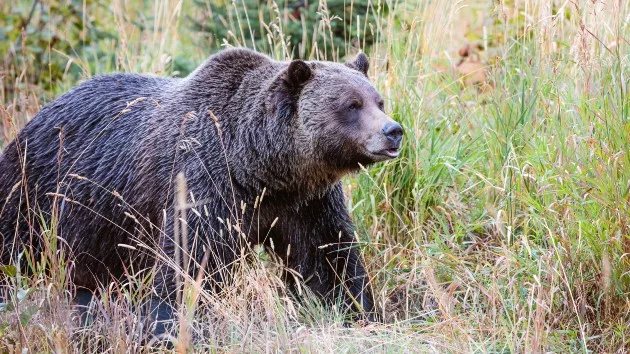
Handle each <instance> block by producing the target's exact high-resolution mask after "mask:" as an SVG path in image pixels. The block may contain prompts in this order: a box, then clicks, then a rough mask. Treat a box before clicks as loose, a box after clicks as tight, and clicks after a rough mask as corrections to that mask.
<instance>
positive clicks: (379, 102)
mask: <svg viewBox="0 0 630 354" xmlns="http://www.w3.org/2000/svg"><path fill="white" fill-rule="evenodd" d="M378 109H380V110H381V111H383V112H385V102H383V101H378Z"/></svg>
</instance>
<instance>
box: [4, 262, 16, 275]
mask: <svg viewBox="0 0 630 354" xmlns="http://www.w3.org/2000/svg"><path fill="white" fill-rule="evenodd" d="M0 272H1V273H3V274H5V275H6V276H8V277H11V278H15V276H16V275H17V268H16V267H15V266H14V265H13V264H6V265H4V264H3V265H0Z"/></svg>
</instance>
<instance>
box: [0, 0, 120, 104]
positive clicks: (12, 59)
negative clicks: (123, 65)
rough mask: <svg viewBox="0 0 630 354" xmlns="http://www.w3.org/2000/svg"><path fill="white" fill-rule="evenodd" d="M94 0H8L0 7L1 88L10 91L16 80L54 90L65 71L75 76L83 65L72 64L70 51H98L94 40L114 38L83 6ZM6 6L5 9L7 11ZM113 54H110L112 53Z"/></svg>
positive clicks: (93, 3)
mask: <svg viewBox="0 0 630 354" xmlns="http://www.w3.org/2000/svg"><path fill="white" fill-rule="evenodd" d="M97 1H98V0H87V1H83V0H58V1H56V0H52V1H38V0H34V1H32V2H30V3H27V2H24V1H9V2H8V3H5V4H4V5H0V6H1V7H3V11H2V12H0V57H1V58H2V60H3V63H2V64H3V71H4V73H5V77H7V78H9V81H8V82H5V83H4V85H3V88H4V90H5V92H4V94H5V95H6V96H9V97H11V96H12V93H13V90H14V88H15V87H14V85H15V84H16V82H14V81H12V79H15V78H18V77H20V74H21V73H22V72H23V71H24V69H25V68H29V70H27V71H24V74H26V78H25V79H24V80H23V81H21V82H18V83H17V84H21V85H24V84H25V83H30V84H38V85H40V86H41V87H42V88H44V89H45V90H52V89H53V86H54V85H55V84H56V83H58V82H59V81H60V80H61V79H62V78H63V77H64V76H69V78H71V79H72V80H77V79H78V78H79V77H80V74H82V72H83V69H82V68H81V67H80V66H78V65H71V64H72V58H73V57H78V58H82V57H102V56H104V55H103V53H102V52H99V51H98V47H96V44H97V43H98V42H99V41H102V40H105V39H115V37H114V36H113V35H112V32H111V30H110V29H107V28H106V26H103V24H102V23H101V21H100V19H99V18H97V17H95V16H90V14H88V13H86V12H84V10H85V9H86V8H88V7H93V6H94V7H96V5H97ZM6 10H8V11H6ZM110 58H111V56H110Z"/></svg>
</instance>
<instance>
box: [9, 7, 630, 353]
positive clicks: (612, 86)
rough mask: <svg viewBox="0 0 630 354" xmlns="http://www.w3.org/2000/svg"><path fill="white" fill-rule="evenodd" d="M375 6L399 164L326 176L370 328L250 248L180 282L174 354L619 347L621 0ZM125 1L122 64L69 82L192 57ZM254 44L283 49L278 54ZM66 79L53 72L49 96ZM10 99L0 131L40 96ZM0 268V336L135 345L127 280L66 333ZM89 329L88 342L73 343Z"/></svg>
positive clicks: (625, 36) (627, 126)
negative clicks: (466, 65)
mask: <svg viewBox="0 0 630 354" xmlns="http://www.w3.org/2000/svg"><path fill="white" fill-rule="evenodd" d="M158 3H159V4H160V6H164V8H175V7H176V5H177V3H176V2H167V1H164V2H158ZM547 4H553V5H550V6H549V7H547ZM389 8H390V12H389V13H388V14H387V15H386V17H385V18H383V19H382V28H381V29H379V30H378V32H377V36H376V38H377V42H376V43H375V44H374V46H373V47H372V48H371V52H370V53H368V54H371V59H372V66H371V69H370V77H371V79H372V80H373V82H374V83H375V84H376V86H377V87H378V88H379V91H380V92H381V93H382V94H383V96H384V98H385V100H386V107H387V111H388V112H389V113H390V114H391V115H392V117H394V119H396V120H398V121H399V122H400V123H401V124H402V125H403V126H404V128H405V131H406V135H405V140H404V147H403V151H402V156H401V157H400V158H399V159H397V160H396V161H391V162H387V163H384V164H381V165H377V166H373V167H369V168H368V170H366V171H363V172H361V173H359V174H358V175H356V176H351V177H349V178H347V179H346V180H345V182H344V183H345V184H346V186H347V188H346V189H347V191H348V197H349V199H348V204H349V208H350V209H351V210H352V213H353V216H354V218H355V221H356V223H357V237H358V238H359V239H360V240H361V242H362V244H363V248H362V250H363V253H364V257H365V260H366V263H367V266H368V269H369V273H370V275H371V277H372V282H373V286H374V289H375V296H376V302H377V306H378V309H379V311H381V312H382V314H383V315H384V318H385V323H384V324H373V325H369V326H368V327H366V328H349V329H347V328H343V326H342V321H341V318H342V315H341V314H339V313H337V312H336V311H335V310H334V309H327V308H325V307H323V306H321V304H318V303H317V301H316V300H314V299H313V300H311V301H307V302H306V304H300V303H298V302H295V301H293V300H292V299H291V297H290V295H289V294H287V293H286V291H285V289H284V287H283V285H282V284H281V282H280V281H279V278H278V277H277V276H276V275H275V273H274V271H273V266H271V265H270V264H273V262H270V261H269V260H268V259H267V258H265V257H264V255H263V256H261V257H263V258H264V259H261V258H256V259H255V260H254V261H253V262H251V261H250V262H249V263H248V264H246V265H244V266H243V267H242V271H241V273H240V274H239V275H238V276H237V277H236V280H235V281H234V284H233V287H232V288H231V290H229V291H225V292H224V293H222V294H219V296H216V295H210V294H204V293H203V292H201V294H199V293H197V292H196V290H194V289H195V286H194V281H188V282H187V283H186V284H187V286H189V287H190V288H191V289H193V290H192V292H191V296H192V299H194V298H196V297H197V296H199V298H200V301H198V302H195V301H190V299H189V303H188V306H187V307H186V309H187V310H185V311H184V314H185V315H186V316H187V317H186V316H185V317H186V319H185V320H182V321H181V322H182V323H183V325H186V326H187V325H189V324H191V323H192V324H193V325H195V326H200V327H202V328H205V329H206V330H208V333H209V334H208V335H205V336H204V337H203V338H193V340H192V341H189V339H186V338H183V337H182V338H183V339H182V338H180V339H181V341H180V343H183V344H182V347H180V349H182V348H184V349H185V348H188V349H189V350H199V351H203V350H208V351H218V352H223V351H248V352H262V351H298V352H312V351H323V352H364V351H368V352H405V351H407V352H408V351H414V352H415V351H419V352H444V351H450V352H492V353H495V352H509V353H511V352H542V351H545V352H559V353H564V352H588V351H593V352H616V351H619V352H623V351H626V350H629V349H630V339H629V338H628V336H627V334H626V333H630V301H629V300H628V299H629V298H628V293H629V291H630V277H629V275H628V274H629V273H628V270H629V269H630V267H629V265H630V258H629V257H628V253H629V252H630V229H629V227H630V226H629V224H630V202H629V200H630V199H629V198H630V156H629V153H630V149H629V147H630V146H629V145H630V117H629V114H630V94H628V90H629V89H630V76H629V75H630V69H629V67H630V43H629V41H630V5H629V4H628V3H627V2H624V1H621V2H613V1H609V2H606V5H605V6H604V5H602V4H599V3H596V4H593V2H591V1H577V2H574V3H570V2H567V3H565V2H564V1H545V0H535V1H527V2H522V1H518V2H515V1H507V2H505V4H504V5H499V4H497V2H486V1H473V0H470V1H462V2H452V1H446V0H436V1H432V2H425V1H417V2H404V3H391V4H389ZM126 10H127V11H130V12H129V14H127V16H128V17H129V18H127V19H126V20H125V19H122V16H120V14H119V15H117V16H119V17H117V18H120V19H122V20H120V21H119V22H120V23H118V24H117V26H118V28H119V30H120V32H121V35H127V36H128V38H129V39H128V43H129V46H128V47H127V48H121V47H116V48H113V50H116V53H117V54H118V55H119V57H120V58H121V61H120V63H122V64H120V65H119V66H116V67H112V68H109V67H106V68H99V69H97V70H93V71H90V72H86V75H88V74H89V75H91V74H94V73H99V72H104V71H109V70H110V69H111V70H116V69H118V70H125V71H149V72H156V73H167V71H165V69H164V67H163V66H160V65H161V64H160V60H162V59H160V58H163V57H162V56H161V55H162V54H167V55H169V54H170V55H173V54H175V53H178V52H185V53H190V54H189V56H190V58H191V60H196V61H198V62H200V61H201V60H202V59H203V57H204V56H206V55H208V54H209V53H206V52H204V50H203V48H195V47H193V46H192V44H191V42H190V41H189V40H187V39H186V38H187V35H189V34H187V33H186V32H185V27H184V26H182V25H181V22H182V21H181V18H180V17H173V16H167V15H165V14H169V15H170V14H173V13H174V12H172V11H166V12H163V13H162V12H160V14H161V15H162V16H163V18H164V19H165V21H166V22H168V21H172V23H173V27H169V30H168V31H163V34H161V35H160V34H156V36H157V37H155V38H156V40H158V42H155V41H150V38H152V37H149V39H147V37H146V36H143V34H147V33H148V34H150V33H154V32H149V31H147V33H144V32H142V31H139V30H136V31H135V32H134V31H132V30H131V29H130V28H132V27H133V26H132V23H133V22H132V21H131V20H130V18H134V17H133V16H138V18H140V17H139V14H140V13H142V11H146V9H144V10H143V9H126ZM188 10H189V8H188V7H187V6H186V4H184V5H183V7H182V10H181V11H182V12H183V13H184V14H186V11H188ZM95 11H96V10H95ZM98 11H104V10H103V9H100V10H98ZM134 11H136V12H134ZM156 11H157V10H156ZM175 16H181V15H180V14H179V13H177V14H176V15H175ZM242 20H243V19H242ZM125 21H129V22H125ZM462 24H464V25H462ZM466 24H468V25H466ZM582 24H583V25H584V27H583V28H582V26H581V25H582ZM148 34H147V35H148ZM245 35H246V34H245ZM277 35H279V33H278V32H276V33H274V36H277ZM273 38H274V40H277V38H276V37H273ZM143 41H150V42H151V43H152V44H151V45H150V46H147V47H145V46H143V43H145V42H143ZM467 41H469V42H472V43H473V44H481V45H483V46H485V48H484V50H482V51H481V53H479V57H480V58H481V62H482V63H483V64H484V65H485V67H484V71H486V72H487V78H486V84H485V85H483V87H480V86H470V85H463V83H462V81H461V80H460V79H459V77H458V75H457V74H456V73H455V71H454V70H452V69H451V68H452V67H453V66H455V65H456V64H457V62H458V60H459V58H458V54H457V52H458V49H460V48H461V47H462V46H463V45H464V43H465V42H467ZM155 43H162V44H161V45H156V44H155ZM272 47H274V48H277V51H276V52H275V53H272V54H273V55H274V56H275V57H277V58H282V57H283V55H284V54H283V53H285V52H284V51H283V49H282V46H281V45H274V46H272ZM129 48H132V49H133V50H131V49H129ZM143 58H144V59H145V60H144V61H142V60H139V59H143ZM79 59H80V60H82V61H84V62H86V63H88V64H89V63H90V61H91V60H92V58H77V60H79ZM96 62H97V61H92V63H96ZM88 66H89V65H88ZM27 69H28V68H27ZM5 80H8V79H5ZM7 82H8V81H7ZM72 85H74V82H70V81H66V82H59V83H57V85H56V86H57V87H59V88H60V89H59V90H58V91H56V92H55V94H58V93H59V92H62V91H65V90H66V89H67V88H69V87H71V86H72ZM53 86H54V85H53ZM22 92H23V94H24V95H25V97H26V98H27V99H28V98H30V99H31V101H30V102H32V103H31V104H23V103H19V104H16V102H18V101H16V100H8V99H5V102H4V103H3V108H4V109H3V112H6V114H5V115H4V116H3V117H5V116H6V117H8V118H3V119H4V120H3V122H4V126H5V127H6V126H8V124H9V123H8V122H9V121H11V124H16V125H17V126H19V125H20V124H23V122H25V121H26V120H27V119H28V118H29V117H32V113H33V112H36V110H37V107H38V106H39V105H41V104H43V102H39V101H36V100H35V99H34V92H36V90H35V89H33V88H29V89H25V90H24V91H22ZM20 104H21V106H20ZM55 262H57V263H54V262H53V264H52V265H50V266H51V267H52V266H55V267H62V266H64V265H67V263H64V262H66V261H64V260H57V261H55ZM14 278H15V279H16V280H15V282H16V283H15V284H16V287H17V285H20V286H21V287H22V288H24V289H31V290H30V291H31V292H32V293H31V294H30V295H29V296H27V297H26V298H25V299H24V300H23V301H22V302H21V303H20V304H19V306H12V308H11V311H9V310H5V311H3V312H1V313H0V348H2V347H3V346H5V347H6V348H9V349H7V351H11V350H21V348H24V347H26V348H30V351H52V350H56V349H55V348H56V347H57V346H60V347H61V348H62V349H60V351H64V350H68V351H74V350H77V348H82V349H84V350H86V351H96V350H99V349H103V348H110V349H111V350H113V351H121V350H123V351H124V350H136V349H138V348H136V349H133V348H134V347H133V346H134V345H135V346H138V345H139V344H138V342H137V340H136V339H137V338H138V337H133V336H128V335H127V334H128V333H131V332H132V331H131V330H129V331H125V330H115V329H116V328H118V327H117V326H122V325H123V324H124V325H125V326H127V327H124V328H135V327H133V326H134V324H133V323H131V322H133V321H131V320H128V319H127V317H128V316H127V314H129V313H131V312H133V309H132V307H130V306H128V304H130V303H133V302H134V301H138V298H139V297H140V296H141V295H138V293H137V292H134V289H136V290H137V289H141V288H142V286H140V284H143V282H144V281H143V280H137V279H133V280H130V281H129V282H128V283H127V284H119V286H118V289H117V290H111V292H118V293H119V294H120V295H121V296H119V297H118V299H117V300H116V301H112V302H111V303H106V304H104V305H102V306H103V311H102V314H103V315H102V317H99V321H101V322H98V323H97V324H95V325H94V326H93V328H92V329H90V330H89V331H84V332H81V331H80V330H79V328H78V327H77V326H76V325H72V324H71V323H72V322H71V318H70V316H71V314H69V312H68V310H67V308H68V306H67V303H68V294H67V291H66V290H65V289H66V287H65V279H64V278H63V277H59V276H57V277H51V276H50V275H47V274H46V273H45V272H39V273H38V274H36V275H35V276H34V277H32V278H29V279H24V278H23V277H20V276H19V275H16V276H15V277H14ZM70 288H71V287H70ZM50 289H53V290H55V291H51V290H50ZM141 290H142V289H141ZM143 291H147V290H146V289H144V290H143ZM140 292H141V291H140ZM254 300H255V301H254ZM29 309H30V310H29ZM193 309H196V311H197V313H199V312H203V311H204V309H209V310H210V311H211V312H213V313H214V314H216V316H215V319H214V320H209V319H207V318H205V317H204V316H200V315H197V316H194V314H193ZM29 311H30V312H33V311H35V313H33V314H31V315H28V314H29V313H30V312H29ZM25 313H26V315H25ZM25 316H26V317H25ZM27 317H28V318H27ZM20 321H22V322H24V323H23V325H21V326H16V324H17V323H19V322H20ZM140 336H141V335H140ZM193 337H194V336H193ZM97 339H98V340H100V341H101V342H100V343H101V346H102V347H101V348H98V347H96V346H95V345H93V344H89V343H88V344H85V342H89V341H93V340H97ZM82 343H83V344H82ZM81 345H85V346H84V347H81Z"/></svg>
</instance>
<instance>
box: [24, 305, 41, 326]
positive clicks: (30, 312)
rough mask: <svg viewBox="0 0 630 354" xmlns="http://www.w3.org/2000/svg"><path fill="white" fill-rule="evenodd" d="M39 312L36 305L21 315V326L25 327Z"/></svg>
mask: <svg viewBox="0 0 630 354" xmlns="http://www.w3.org/2000/svg"><path fill="white" fill-rule="evenodd" d="M37 311H39V307H37V306H35V305H31V306H29V307H27V308H26V310H24V311H23V312H22V313H20V324H21V325H22V326H23V327H25V326H26V325H27V324H28V323H29V322H30V320H31V318H33V315H35V314H36V313H37Z"/></svg>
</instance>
